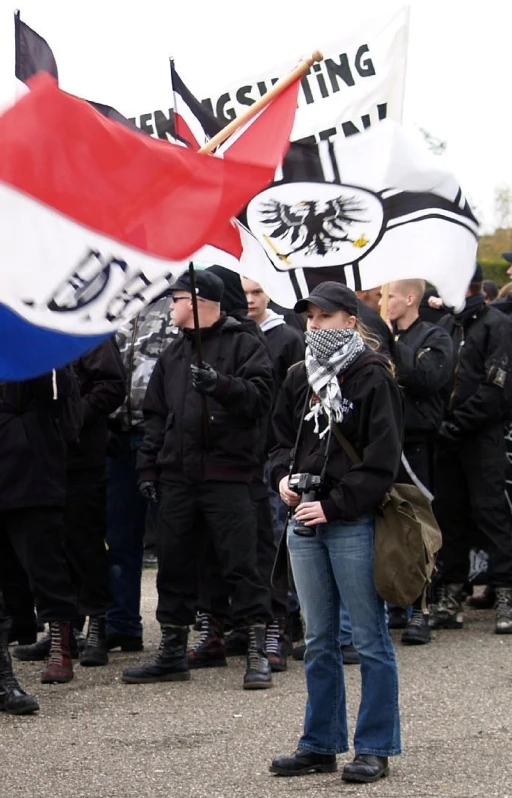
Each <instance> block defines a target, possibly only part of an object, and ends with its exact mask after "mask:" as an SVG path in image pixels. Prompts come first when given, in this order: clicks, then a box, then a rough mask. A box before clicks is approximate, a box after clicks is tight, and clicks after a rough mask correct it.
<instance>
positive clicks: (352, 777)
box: [341, 770, 389, 784]
mask: <svg viewBox="0 0 512 798" xmlns="http://www.w3.org/2000/svg"><path fill="white" fill-rule="evenodd" d="M386 776H389V770H384V771H383V772H382V773H379V774H378V775H377V776H358V775H357V774H356V773H353V774H352V773H349V774H345V773H342V774H341V780H342V781H353V782H357V783H358V784H371V783H372V782H374V781H379V780H380V779H383V778H385V777H386Z"/></svg>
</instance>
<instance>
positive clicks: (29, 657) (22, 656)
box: [12, 632, 78, 662]
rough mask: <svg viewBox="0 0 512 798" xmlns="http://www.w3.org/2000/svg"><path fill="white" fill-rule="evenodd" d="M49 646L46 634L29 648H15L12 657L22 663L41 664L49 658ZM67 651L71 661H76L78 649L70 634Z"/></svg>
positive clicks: (48, 635)
mask: <svg viewBox="0 0 512 798" xmlns="http://www.w3.org/2000/svg"><path fill="white" fill-rule="evenodd" d="M50 646H51V637H50V633H49V632H48V633H47V634H45V635H44V637H41V638H39V640H38V641H37V643H32V645H30V646H16V648H15V649H14V651H13V652H12V655H13V657H15V659H19V660H21V661H22V662H42V661H43V660H45V659H48V657H49V656H50ZM69 650H70V655H71V659H78V647H77V644H76V640H75V636H74V634H71V635H70V638H69Z"/></svg>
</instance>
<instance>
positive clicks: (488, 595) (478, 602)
mask: <svg viewBox="0 0 512 798" xmlns="http://www.w3.org/2000/svg"><path fill="white" fill-rule="evenodd" d="M466 604H467V605H468V606H469V607H471V608H472V609H473V610H492V609H493V607H494V606H495V604H496V591H495V589H494V586H493V585H486V586H485V587H484V590H483V592H482V593H480V595H479V596H470V597H469V598H468V599H467V601H466Z"/></svg>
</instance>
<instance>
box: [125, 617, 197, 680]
mask: <svg viewBox="0 0 512 798" xmlns="http://www.w3.org/2000/svg"><path fill="white" fill-rule="evenodd" d="M187 639H188V626H162V639H161V641H160V645H159V647H158V651H157V652H156V656H155V658H154V660H151V661H150V662H147V663H146V664H145V665H141V666H140V667H138V668H127V669H126V670H125V671H123V675H122V677H121V678H122V680H123V682H127V683H128V684H152V683H153V682H186V681H188V680H189V679H190V670H189V666H188V659H187Z"/></svg>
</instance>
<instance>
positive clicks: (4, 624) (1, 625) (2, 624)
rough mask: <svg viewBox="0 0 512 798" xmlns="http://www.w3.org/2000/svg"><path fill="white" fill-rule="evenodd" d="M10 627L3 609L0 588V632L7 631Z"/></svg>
mask: <svg viewBox="0 0 512 798" xmlns="http://www.w3.org/2000/svg"><path fill="white" fill-rule="evenodd" d="M10 627H11V621H10V618H8V617H7V614H6V610H5V602H4V594H3V593H2V589H1V588H0V632H8V631H9V629H10Z"/></svg>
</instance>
